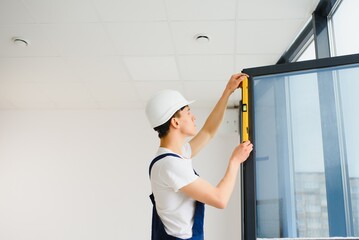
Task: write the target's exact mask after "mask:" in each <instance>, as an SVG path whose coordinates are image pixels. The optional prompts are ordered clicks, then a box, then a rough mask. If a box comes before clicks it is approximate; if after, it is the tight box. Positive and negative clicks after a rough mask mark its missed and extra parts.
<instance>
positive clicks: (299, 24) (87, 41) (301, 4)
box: [0, 0, 319, 110]
mask: <svg viewBox="0 0 359 240" xmlns="http://www.w3.org/2000/svg"><path fill="white" fill-rule="evenodd" d="M318 2H319V0H300V1H298V0H271V1H268V0H151V1H149V0H0V110H7V109H19V110H25V109H26V110H28V109H41V110H42V109H44V110H48V109H128V108H131V109H133V108H144V106H145V104H146V101H147V99H148V98H149V97H150V96H151V95H152V94H154V93H155V92H156V91H157V90H160V89H164V88H171V89H176V90H179V91H181V92H182V93H183V95H184V96H185V97H186V98H188V99H196V100H197V102H196V103H195V104H194V105H196V106H198V107H208V106H212V105H213V104H214V103H215V102H216V100H217V99H218V97H219V96H220V94H221V92H222V90H223V88H224V87H225V84H226V82H227V81H228V79H229V77H230V75H231V74H233V73H235V72H239V71H241V70H242V69H244V68H249V67H256V66H263V65H271V64H275V63H276V61H277V60H278V59H279V57H280V56H281V55H282V54H283V53H284V52H285V51H286V49H287V48H288V47H289V46H290V44H291V42H292V41H293V40H294V39H295V37H296V36H297V35H298V33H299V32H300V30H301V29H302V28H303V27H304V26H305V24H306V22H307V21H308V19H309V18H310V16H311V13H312V12H313V11H314V9H315V7H316V5H317V4H318ZM198 35H206V36H208V37H209V39H210V40H209V42H207V43H206V42H205V43H203V42H200V41H196V37H197V36H198ZM14 37H20V38H23V39H25V40H26V41H28V43H29V45H28V46H18V45H16V44H14V42H13V40H12V39H13V38H14ZM239 99H240V95H239V94H238V93H237V94H235V95H234V96H232V97H231V99H230V102H229V105H236V103H237V102H238V100H239Z"/></svg>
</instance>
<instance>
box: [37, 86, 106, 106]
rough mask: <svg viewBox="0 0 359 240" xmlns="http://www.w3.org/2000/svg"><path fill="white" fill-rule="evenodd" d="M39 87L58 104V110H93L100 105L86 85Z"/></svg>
mask: <svg viewBox="0 0 359 240" xmlns="http://www.w3.org/2000/svg"><path fill="white" fill-rule="evenodd" d="M39 87H40V88H41V89H42V90H43V92H44V93H45V94H46V95H47V96H49V98H50V99H51V100H52V101H53V102H54V103H55V104H56V108H59V109H64V108H69V109H81V108H84V109H92V108H98V107H99V105H98V103H97V102H96V100H95V97H93V96H92V95H91V94H90V92H89V90H88V88H87V86H86V85H85V84H84V83H41V84H39Z"/></svg>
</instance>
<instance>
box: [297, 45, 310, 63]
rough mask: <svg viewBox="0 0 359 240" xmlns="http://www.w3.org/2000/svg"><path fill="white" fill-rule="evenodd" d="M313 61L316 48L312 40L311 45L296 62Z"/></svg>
mask: <svg viewBox="0 0 359 240" xmlns="http://www.w3.org/2000/svg"><path fill="white" fill-rule="evenodd" d="M313 59H315V46H314V41H313V40H311V41H310V44H309V45H308V46H307V48H306V49H305V50H304V51H303V53H302V54H301V55H300V56H299V58H298V59H297V61H296V62H300V61H306V60H313Z"/></svg>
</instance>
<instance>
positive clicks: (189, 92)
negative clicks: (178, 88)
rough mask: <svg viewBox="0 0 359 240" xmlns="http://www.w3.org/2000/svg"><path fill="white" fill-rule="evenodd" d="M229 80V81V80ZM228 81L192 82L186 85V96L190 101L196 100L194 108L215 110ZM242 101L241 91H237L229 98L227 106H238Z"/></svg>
mask: <svg viewBox="0 0 359 240" xmlns="http://www.w3.org/2000/svg"><path fill="white" fill-rule="evenodd" d="M228 80H229V79H228ZM227 82H228V81H227V80H225V81H222V82H219V81H215V82H214V81H191V82H185V83H184V89H185V92H184V95H185V97H186V98H188V99H195V100H196V102H195V103H193V106H194V107H210V108H213V107H214V106H215V104H216V103H217V101H218V100H219V98H220V97H221V95H222V93H223V90H224V89H225V86H226V84H227ZM240 99H241V91H240V90H237V91H235V92H234V93H233V94H232V95H231V96H230V98H229V100H228V104H227V106H229V107H234V106H238V103H239V101H240Z"/></svg>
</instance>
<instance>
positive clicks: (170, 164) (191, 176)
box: [161, 157, 198, 192]
mask: <svg viewBox="0 0 359 240" xmlns="http://www.w3.org/2000/svg"><path fill="white" fill-rule="evenodd" d="M168 158H171V159H168V161H166V163H165V164H164V166H163V167H162V169H161V178H162V179H163V181H164V182H165V183H166V184H167V185H168V186H169V187H170V188H172V189H173V191H175V192H177V191H178V190H179V189H181V188H182V187H184V186H186V185H188V184H190V183H192V182H194V181H195V180H196V179H197V178H198V176H197V175H196V174H195V173H194V171H193V167H192V160H191V159H182V158H177V157H168Z"/></svg>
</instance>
